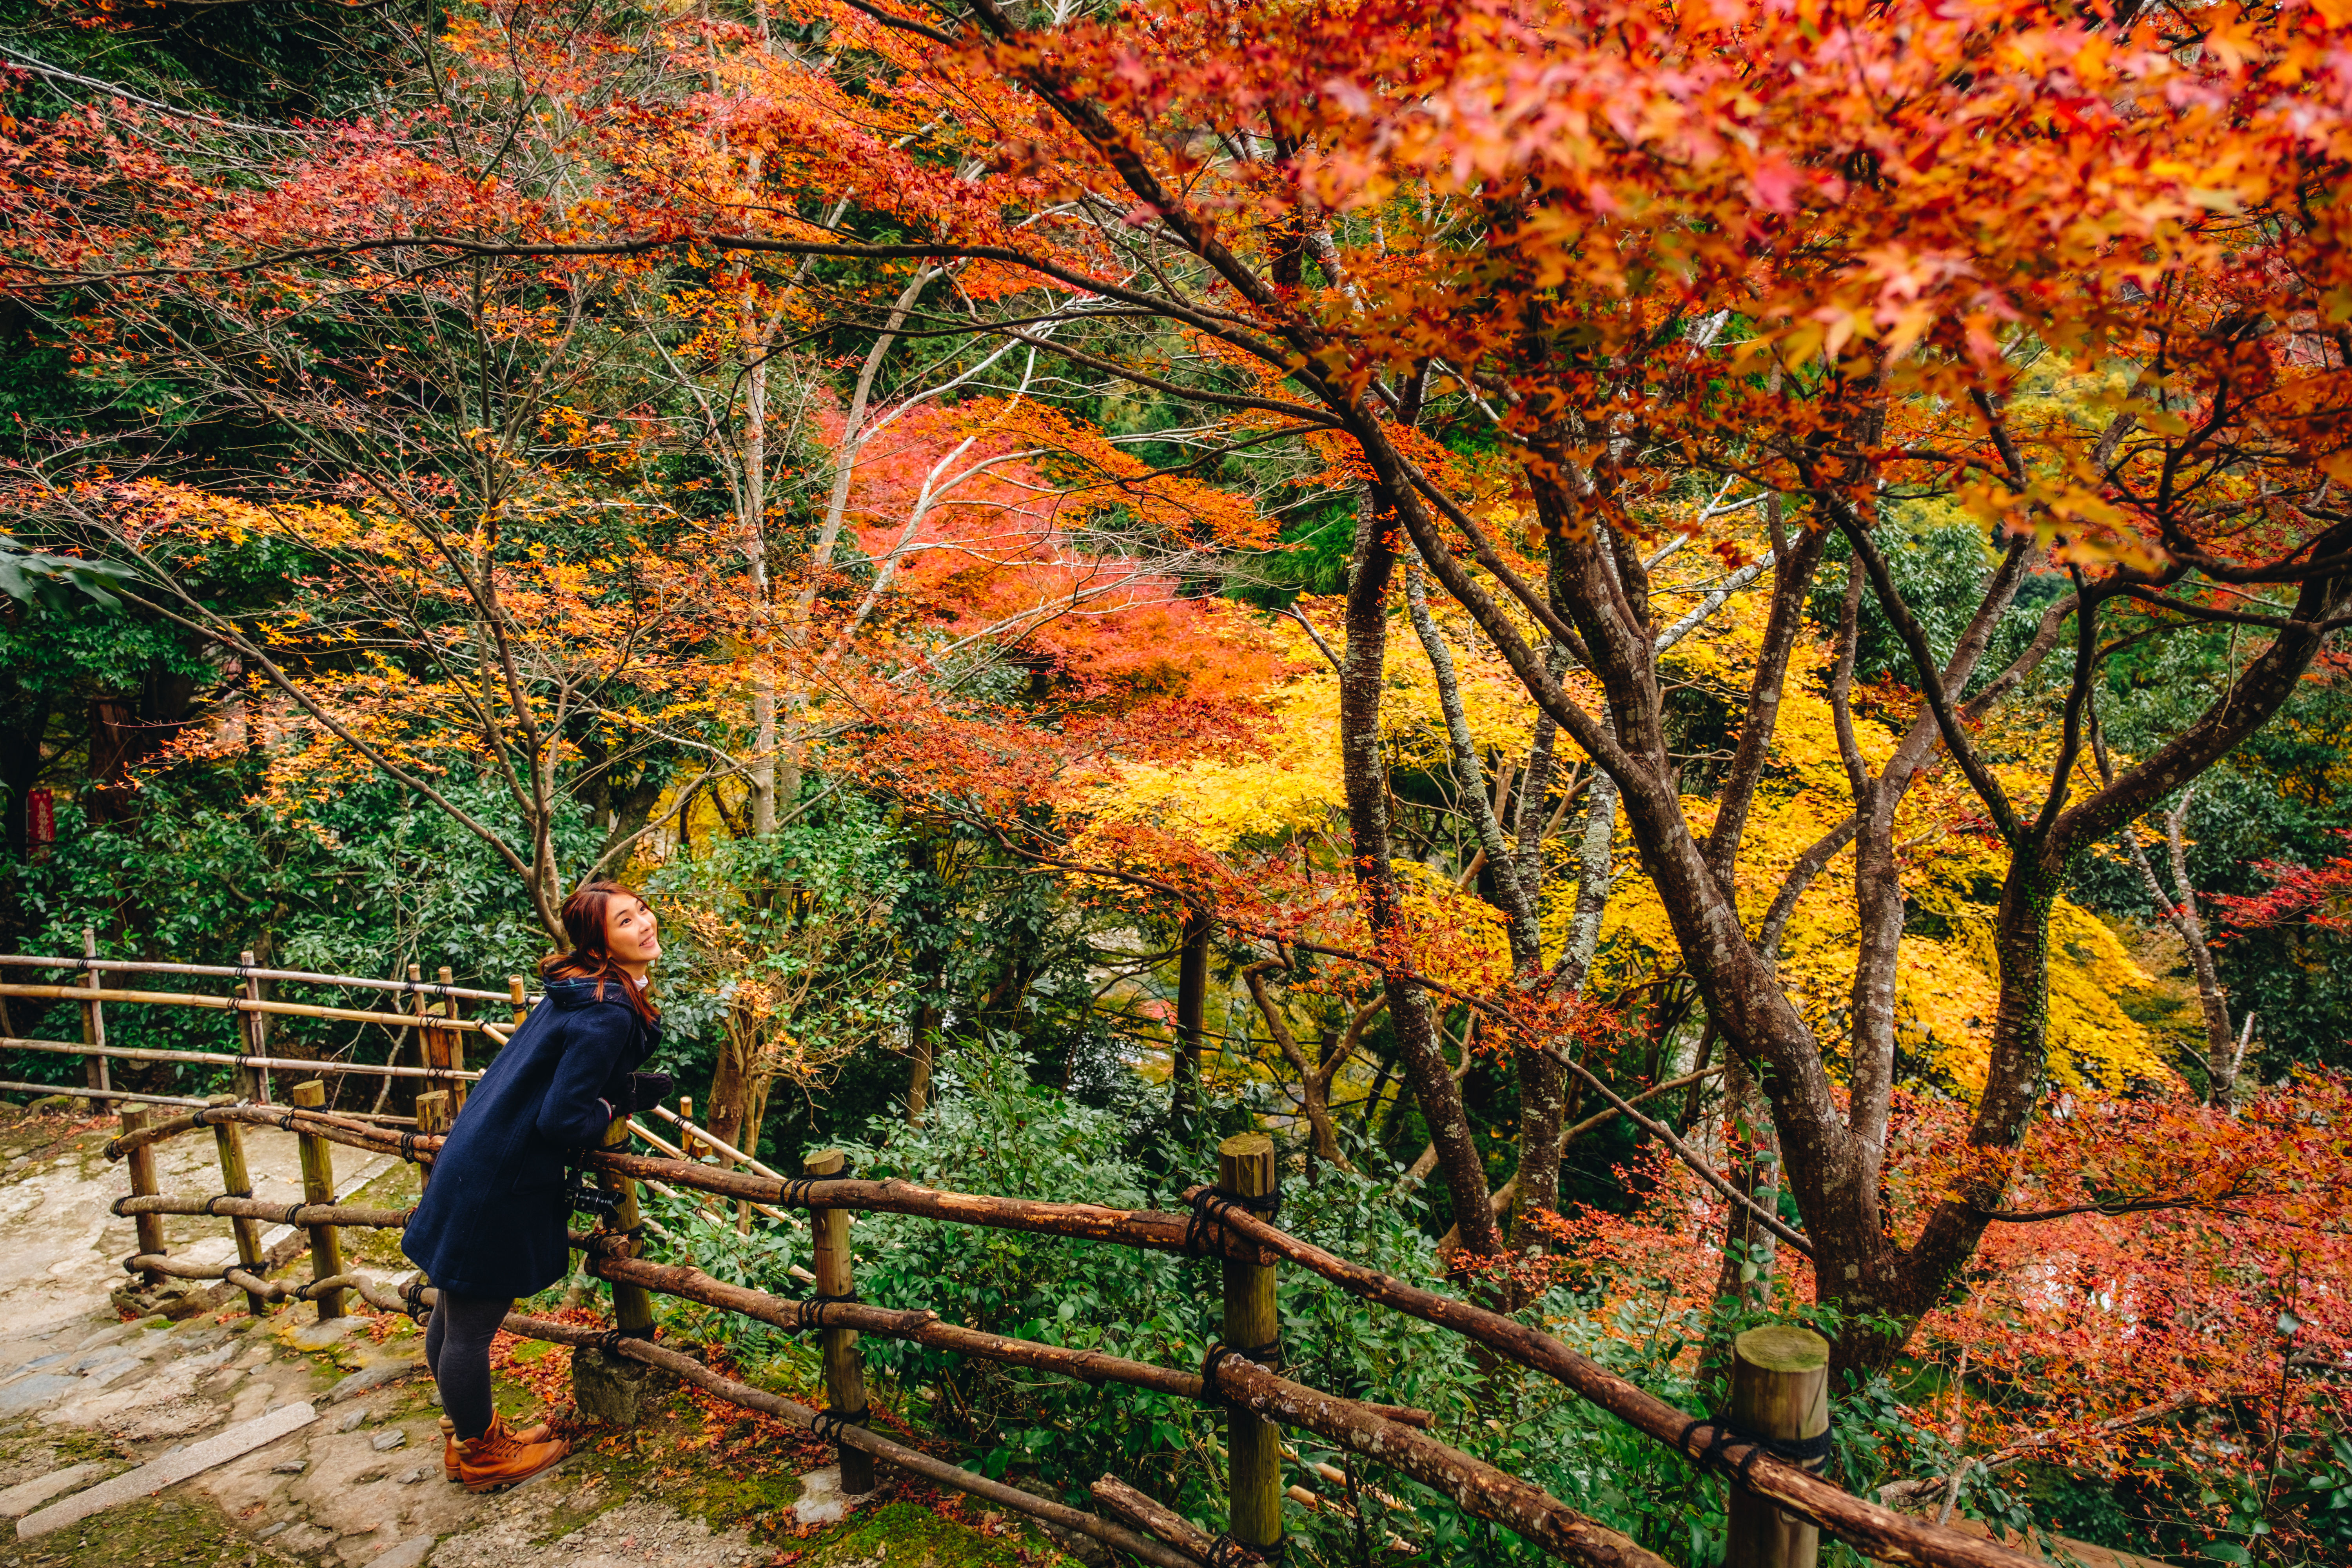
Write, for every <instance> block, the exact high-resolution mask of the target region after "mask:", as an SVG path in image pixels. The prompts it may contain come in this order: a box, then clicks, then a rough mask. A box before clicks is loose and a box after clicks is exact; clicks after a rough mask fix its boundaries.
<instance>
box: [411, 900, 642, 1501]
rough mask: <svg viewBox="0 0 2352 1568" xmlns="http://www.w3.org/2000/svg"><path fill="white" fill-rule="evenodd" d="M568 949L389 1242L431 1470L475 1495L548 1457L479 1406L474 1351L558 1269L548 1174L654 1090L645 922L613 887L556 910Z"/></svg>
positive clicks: (483, 1349) (560, 1447)
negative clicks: (412, 1311)
mask: <svg viewBox="0 0 2352 1568" xmlns="http://www.w3.org/2000/svg"><path fill="white" fill-rule="evenodd" d="M563 931H564V934H565V935H566V936H567V937H569V938H570V939H571V942H572V951H571V952H568V953H564V954H562V956H561V957H556V958H551V959H549V960H548V961H547V962H546V963H543V964H541V966H540V968H541V975H542V976H543V978H544V979H545V982H546V989H547V996H546V999H545V1000H544V1001H542V1002H541V1003H540V1005H538V1006H537V1007H536V1008H534V1009H533V1010H532V1012H531V1015H530V1017H529V1018H528V1019H526V1020H524V1022H523V1026H522V1027H521V1028H520V1029H518V1030H516V1031H515V1034H514V1037H513V1038H512V1039H510V1040H509V1041H508V1042H507V1044H506V1047H505V1048H504V1049H502V1050H500V1051H499V1055H498V1059H497V1060H495V1061H493V1062H492V1063H491V1064H490V1067H489V1070H488V1071H487V1072H485V1073H484V1074H483V1075H482V1078H481V1081H480V1082H478V1083H477V1084H476V1085H475V1086H474V1089H473V1093H472V1095H471V1096H470V1097H469V1098H468V1099H467V1101H466V1109H465V1112H464V1114H462V1115H460V1116H459V1117H458V1118H457V1123H456V1125H455V1126H454V1127H452V1128H451V1129H450V1131H449V1137H448V1141H447V1142H446V1143H444V1144H443V1145H442V1148H441V1153H440V1156H439V1157H438V1158H437V1159H436V1160H435V1161H434V1162H433V1172H432V1177H431V1180H430V1181H429V1182H428V1183H427V1184H426V1185H425V1196H424V1199H423V1201H421V1202H420V1203H418V1204H417V1205H416V1212H415V1215H414V1216H413V1217H412V1218H411V1219H410V1220H409V1222H408V1226H407V1230H406V1232H405V1233H404V1236H403V1237H402V1239H401V1249H402V1250H403V1251H404V1252H405V1253H407V1254H408V1256H409V1258H410V1259H411V1260H412V1261H413V1262H415V1264H416V1266H417V1267H418V1268H422V1269H423V1270H425V1274H426V1275H427V1276H428V1277H429V1278H430V1279H432V1281H433V1284H434V1286H435V1287H436V1289H438V1290H439V1292H440V1300H439V1304H438V1305H437V1306H436V1308H435V1309H434V1310H433V1315H432V1318H431V1321H429V1322H428V1323H427V1325H426V1327H425V1363H426V1365H427V1366H428V1367H429V1368H430V1369H431V1371H432V1373H433V1381H434V1383H435V1384H436V1385H437V1386H438V1387H439V1388H440V1390H441V1406H442V1409H443V1410H444V1411H445V1412H446V1415H445V1416H444V1418H443V1421H442V1426H443V1428H444V1430H445V1431H446V1432H447V1433H448V1440H447V1450H446V1455H445V1457H444V1461H443V1463H444V1467H445V1468H446V1471H447V1474H448V1477H449V1479H451V1480H454V1481H462V1482H463V1483H465V1485H466V1486H467V1488H469V1489H472V1490H475V1491H489V1490H492V1489H496V1488H499V1487H503V1486H511V1485H513V1484H514V1483H515V1482H517V1481H520V1480H523V1479H528V1478H529V1477H531V1476H534V1475H537V1474H538V1473H539V1472H540V1471H541V1470H543V1469H545V1468H547V1467H548V1466H550V1465H551V1464H553V1463H555V1462H556V1461H557V1460H558V1459H561V1458H563V1456H564V1455H565V1453H567V1452H568V1451H569V1448H568V1446H567V1445H565V1444H564V1443H563V1442H562V1441H561V1440H560V1439H557V1438H554V1437H552V1436H551V1435H550V1434H549V1432H548V1429H547V1428H546V1427H545V1426H531V1427H529V1428H526V1429H524V1430H522V1431H517V1430H515V1429H514V1428H512V1427H510V1426H508V1425H507V1424H506V1421H505V1419H504V1418H503V1417H501V1416H500V1415H499V1413H498V1411H497V1409H496V1408H495V1407H494V1406H493V1405H492V1404H491V1401H490V1341H491V1338H492V1336H494V1335H495V1334H496V1333H497V1332H498V1329H499V1321H500V1320H502V1319H503V1318H505V1316H506V1315H507V1310H508V1309H509V1308H510V1307H511V1306H513V1305H514V1302H515V1299H516V1298H517V1297H520V1296H531V1295H536V1294H537V1293H538V1292H540V1291H541V1290H544V1289H547V1288H548V1287H549V1286H550V1285H552V1284H554V1283H555V1282H556V1281H557V1280H559V1279H562V1278H563V1277H564V1276H565V1275H567V1274H569V1273H570V1272H571V1271H572V1258H571V1252H570V1248H569V1242H568V1240H567V1238H566V1234H565V1233H566V1230H567V1215H568V1213H569V1206H570V1205H569V1203H568V1201H567V1199H566V1198H565V1195H564V1194H565V1181H564V1169H565V1166H566V1163H568V1156H569V1155H570V1154H571V1152H572V1151H575V1150H579V1149H583V1148H589V1147H593V1145H595V1144H596V1143H597V1142H600V1141H601V1140H602V1138H603V1136H604V1130H605V1128H606V1127H607V1126H608V1125H609V1124H610V1123H611V1122H612V1121H613V1119H614V1117H615V1116H619V1115H623V1114H625V1113H626V1112H628V1111H630V1110H645V1109H646V1108H648V1107H650V1106H652V1105H653V1104H655V1103H656V1101H658V1100H661V1098H662V1097H663V1096H665V1095H667V1093H668V1092H669V1089H670V1079H669V1075H668V1074H667V1073H659V1072H638V1071H637V1070H636V1068H637V1067H638V1065H639V1064H640V1063H642V1062H644V1061H645V1060H646V1058H648V1057H650V1056H651V1055H653V1052H654V1049H655V1047H656V1046H657V1045H658V1044H659V1043H660V1041H661V1015H660V1014H659V1013H658V1012H657V1011H656V1009H655V1007H654V1005H653V999H652V997H651V995H650V994H649V993H648V991H647V980H648V975H649V973H650V972H651V970H652V968H653V963H654V960H656V958H658V957H660V956H661V942H660V940H659V938H658V937H657V936H656V932H655V921H654V913H653V911H652V910H649V909H647V908H646V904H645V900H642V899H640V898H638V897H637V896H636V894H635V893H633V892H631V891H629V889H626V888H624V887H622V886H620V885H619V884H618V883H615V882H590V883H588V884H587V885H586V886H584V887H583V888H582V889H580V890H579V891H578V892H576V893H573V894H572V896H571V897H570V898H568V899H566V900H564V901H563Z"/></svg>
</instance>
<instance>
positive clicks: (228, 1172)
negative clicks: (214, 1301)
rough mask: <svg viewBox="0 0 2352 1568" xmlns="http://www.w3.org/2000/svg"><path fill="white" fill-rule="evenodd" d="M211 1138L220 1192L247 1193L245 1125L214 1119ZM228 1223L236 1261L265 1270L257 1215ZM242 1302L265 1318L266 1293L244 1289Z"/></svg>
mask: <svg viewBox="0 0 2352 1568" xmlns="http://www.w3.org/2000/svg"><path fill="white" fill-rule="evenodd" d="M236 1101H237V1097H236V1095H233V1094H215V1095H214V1096H213V1097H212V1098H210V1099H209V1100H205V1104H207V1105H235V1104H236ZM213 1142H215V1144H217V1145H218V1146H219V1149H220V1168H221V1192H222V1194H224V1195H226V1196H228V1197H232V1198H249V1197H251V1196H252V1195H253V1175H252V1173H251V1172H250V1171H248V1170H247V1168H246V1163H245V1129H243V1128H242V1127H239V1126H238V1125H237V1124H236V1122H234V1121H215V1122H214V1123H213ZM228 1225H229V1229H230V1230H231V1231H232V1232H234V1233H235V1235H236V1260H237V1262H238V1263H239V1264H241V1265H242V1266H243V1267H244V1268H245V1270H246V1272H247V1273H248V1274H255V1275H259V1274H261V1273H263V1272H265V1270H266V1268H267V1265H266V1263H265V1261H264V1257H263V1254H262V1250H261V1222H260V1221H259V1220H257V1219H247V1218H244V1217H243V1216H239V1217H236V1218H234V1219H231V1220H230V1221H229V1222H228ZM245 1306H246V1310H247V1311H249V1312H251V1313H252V1314H253V1315H254V1316H255V1317H257V1318H266V1317H268V1315H269V1299H268V1297H266V1296H257V1295H256V1294H255V1293H254V1292H252V1291H250V1290H247V1292H246V1293H245Z"/></svg>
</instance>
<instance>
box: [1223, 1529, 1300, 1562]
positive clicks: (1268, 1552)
mask: <svg viewBox="0 0 2352 1568" xmlns="http://www.w3.org/2000/svg"><path fill="white" fill-rule="evenodd" d="M1289 1550H1290V1535H1289V1532H1288V1531H1285V1532H1283V1533H1282V1534H1280V1535H1277V1536H1276V1537H1275V1538H1274V1543H1273V1544H1272V1545H1270V1546H1244V1545H1243V1544H1242V1543H1241V1542H1238V1541H1235V1540H1234V1538H1233V1537H1232V1536H1231V1535H1230V1534H1225V1535H1220V1536H1218V1537H1217V1538H1216V1539H1215V1540H1214V1541H1212V1542H1209V1554H1208V1556H1207V1557H1206V1558H1204V1559H1202V1561H1204V1562H1205V1563H1208V1565H1209V1568H1243V1565H1244V1564H1245V1563H1249V1562H1251V1561H1253V1560H1263V1561H1265V1562H1267V1563H1279V1562H1281V1561H1282V1560H1283V1555H1284V1554H1285V1553H1286V1552H1288V1551H1289Z"/></svg>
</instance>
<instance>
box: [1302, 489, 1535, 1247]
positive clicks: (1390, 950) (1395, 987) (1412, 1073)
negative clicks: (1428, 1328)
mask: <svg viewBox="0 0 2352 1568" xmlns="http://www.w3.org/2000/svg"><path fill="white" fill-rule="evenodd" d="M1391 510H1392V507H1391V506H1390V505H1388V504H1384V502H1383V500H1382V498H1381V497H1378V496H1372V495H1368V496H1366V497H1365V498H1364V499H1363V500H1360V502H1359V503H1358V511H1357V520H1356V545H1355V552H1354V560H1353V561H1352V562H1351V563H1350V565H1349V584H1348V599H1347V607H1348V643H1347V650H1346V656H1345V658H1343V659H1342V660H1341V664H1340V672H1339V755H1340V772H1341V777H1342V780H1343V782H1344V784H1345V786H1346V791H1347V801H1348V833H1349V849H1350V851H1351V852H1352V857H1353V860H1354V869H1355V876H1356V891H1357V895H1358V897H1359V898H1360V900H1362V903H1363V909H1364V918H1365V923H1366V924H1367V925H1368V926H1369V927H1370V930H1371V936H1372V944H1373V951H1374V952H1376V953H1377V954H1378V955H1379V956H1380V958H1381V961H1382V965H1383V968H1382V973H1381V984H1382V985H1383V987H1384V988H1385V989H1386V991H1387V993H1388V999H1389V1019H1390V1026H1391V1027H1392V1028H1393V1029H1394V1030H1395V1031H1396V1039H1397V1047H1398V1050H1399V1052H1400V1054H1401V1055H1402V1061H1403V1067H1404V1074H1405V1081H1406V1082H1407V1083H1408V1084H1410V1085H1411V1086H1412V1092H1413V1097H1414V1099H1415V1100H1418V1101H1419V1102H1420V1105H1421V1113H1422V1117H1423V1120H1424V1121H1427V1122H1428V1124H1429V1134H1430V1140H1431V1142H1432V1143H1433V1145H1434V1146H1435V1148H1436V1151H1437V1166H1438V1169H1439V1171H1440V1172H1441V1173H1442V1174H1443V1176H1444V1181H1445V1188H1446V1192H1447V1194H1448V1195H1449V1196H1450V1197H1451V1198H1452V1199H1453V1204H1454V1218H1455V1221H1456V1223H1457V1224H1459V1225H1460V1226H1461V1227H1462V1245H1463V1247H1464V1250H1465V1251H1467V1252H1470V1253H1472V1254H1474V1255H1475V1256H1477V1257H1481V1258H1492V1257H1496V1256H1497V1255H1499V1254H1500V1253H1501V1252H1502V1250H1503V1237H1502V1233H1501V1231H1500V1230H1499V1229H1498V1228H1497V1227H1496V1224H1495V1216H1494V1213H1493V1211H1492V1209H1491V1208H1489V1206H1488V1200H1487V1191H1486V1168H1485V1166H1484V1165H1483V1164H1482V1163H1481V1162H1480V1160H1479V1158H1478V1149H1477V1145H1476V1144H1475V1142H1473V1141H1472V1139H1471V1136H1470V1122H1469V1119H1468V1117H1467V1116H1466V1115H1465V1112H1464V1110H1463V1107H1462V1092H1461V1089H1460V1086H1459V1085H1457V1084H1456V1083H1455V1082H1454V1074H1453V1072H1452V1070H1451V1069H1450V1068H1448V1067H1447V1065H1446V1061H1445V1053H1444V1051H1443V1050H1441V1049H1440V1048H1439V1047H1438V1044H1437V1036H1436V1030H1435V1027H1434V1026H1433V1024H1432V1023H1431V1021H1430V1016H1429V1010H1428V1007H1427V1005H1426V1004H1425V1003H1424V1001H1423V997H1422V994H1421V990H1420V988H1419V987H1418V986H1416V985H1414V984H1412V982H1411V981H1410V980H1407V979H1405V978H1404V977H1403V976H1402V974H1401V973H1399V971H1400V970H1410V968H1411V966H1412V960H1411V940H1410V933H1409V931H1407V929H1406V921H1405V916H1404V897H1403V890H1402V889H1401V888H1400V887H1399V886H1398V884H1397V879H1396V872H1395V870H1394V869H1393V868H1391V865H1390V852H1389V814H1388V811H1389V802H1388V795H1389V788H1388V786H1389V781H1388V769H1387V767H1386V766H1385V764H1384V763H1383V760H1382V757H1381V684H1382V682H1383V680H1384V679H1386V675H1387V661H1388V600H1389V586H1390V583H1391V579H1392V578H1393V577H1394V575H1395V572H1396V562H1397V555H1396V548H1395V545H1394V543H1393V542H1392V541H1391V538H1390V537H1389V531H1390V529H1391V527H1392V526H1393V524H1392V523H1391V521H1389V520H1388V513H1390V512H1391ZM1391 965H1393V967H1391Z"/></svg>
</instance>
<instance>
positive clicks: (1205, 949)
mask: <svg viewBox="0 0 2352 1568" xmlns="http://www.w3.org/2000/svg"><path fill="white" fill-rule="evenodd" d="M1209 930H1210V926H1209V917H1208V916H1207V915H1205V914H1203V913H1202V911H1201V910H1196V909H1187V910H1185V911H1184V924H1183V927H1182V930H1181V933H1180V934H1179V936H1178V938H1177V943H1176V1055H1175V1058H1174V1059H1173V1060H1172V1061H1171V1064H1170V1067H1169V1116H1170V1120H1171V1121H1172V1123H1173V1124H1174V1126H1175V1130H1176V1135H1177V1137H1179V1138H1180V1139H1189V1138H1191V1137H1192V1136H1193V1134H1194V1132H1195V1131H1197V1130H1198V1129H1199V1127H1200V1125H1201V1040H1202V1034H1203V1033H1204V1032H1205V1029H1206V1026H1207V1024H1208V1013H1209Z"/></svg>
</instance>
